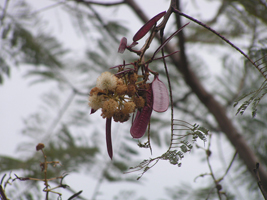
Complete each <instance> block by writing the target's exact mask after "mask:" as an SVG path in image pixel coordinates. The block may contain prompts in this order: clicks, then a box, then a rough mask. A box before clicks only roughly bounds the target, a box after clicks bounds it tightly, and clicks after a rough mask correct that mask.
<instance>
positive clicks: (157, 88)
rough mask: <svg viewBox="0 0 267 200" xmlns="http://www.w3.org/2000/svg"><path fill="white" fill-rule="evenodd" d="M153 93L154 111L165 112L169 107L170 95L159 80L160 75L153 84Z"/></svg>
mask: <svg viewBox="0 0 267 200" xmlns="http://www.w3.org/2000/svg"><path fill="white" fill-rule="evenodd" d="M152 91H153V110H155V111H156V112H165V111H166V110H167V109H168V107H169V94H168V89H167V87H166V86H165V84H164V83H163V82H162V81H161V80H159V77H158V75H156V76H155V77H154V80H153V82H152Z"/></svg>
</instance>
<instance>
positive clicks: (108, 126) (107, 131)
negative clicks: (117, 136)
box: [106, 118, 113, 159]
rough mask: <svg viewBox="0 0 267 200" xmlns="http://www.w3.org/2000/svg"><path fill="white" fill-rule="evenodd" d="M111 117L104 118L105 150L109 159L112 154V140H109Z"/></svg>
mask: <svg viewBox="0 0 267 200" xmlns="http://www.w3.org/2000/svg"><path fill="white" fill-rule="evenodd" d="M111 119H112V118H107V119H106V143H107V150H108V155H109V157H110V159H112V156H113V151H112V140H111Z"/></svg>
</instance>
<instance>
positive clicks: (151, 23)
mask: <svg viewBox="0 0 267 200" xmlns="http://www.w3.org/2000/svg"><path fill="white" fill-rule="evenodd" d="M165 14H166V11H164V12H161V13H159V14H157V15H156V16H155V17H153V18H151V19H150V20H149V21H148V22H147V23H145V24H144V25H143V26H142V27H141V28H140V29H139V30H138V31H137V33H136V34H135V35H134V37H133V41H134V42H136V41H138V40H140V39H141V38H142V37H144V36H145V35H146V34H147V33H148V31H149V30H150V29H151V28H152V27H153V26H154V25H155V24H156V23H157V21H159V20H160V18H162V17H163V16H164V15H165Z"/></svg>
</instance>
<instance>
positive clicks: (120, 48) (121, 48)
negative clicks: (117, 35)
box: [118, 37, 127, 53]
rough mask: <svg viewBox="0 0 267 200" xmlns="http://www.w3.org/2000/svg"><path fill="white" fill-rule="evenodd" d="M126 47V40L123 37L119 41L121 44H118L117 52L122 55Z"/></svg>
mask: <svg viewBox="0 0 267 200" xmlns="http://www.w3.org/2000/svg"><path fill="white" fill-rule="evenodd" d="M126 46H127V38H126V37H123V38H122V39H121V42H120V46H119V49H118V52H119V53H123V52H124V51H125V49H126Z"/></svg>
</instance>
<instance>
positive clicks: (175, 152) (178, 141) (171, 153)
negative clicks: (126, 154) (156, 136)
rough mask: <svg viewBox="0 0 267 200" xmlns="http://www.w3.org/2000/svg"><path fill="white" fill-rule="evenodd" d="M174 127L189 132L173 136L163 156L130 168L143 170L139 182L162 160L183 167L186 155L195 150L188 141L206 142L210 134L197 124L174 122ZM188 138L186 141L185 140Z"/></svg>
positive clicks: (131, 169) (133, 170)
mask: <svg viewBox="0 0 267 200" xmlns="http://www.w3.org/2000/svg"><path fill="white" fill-rule="evenodd" d="M174 125H175V126H178V127H181V128H174V129H173V130H174V131H177V130H179V131H184V130H187V132H186V134H181V135H180V134H176V133H174V134H172V138H171V143H170V146H169V149H168V150H167V151H166V152H165V153H164V154H162V155H161V156H158V157H155V158H149V159H146V160H143V161H142V162H141V163H139V164H138V165H137V166H135V167H130V169H129V171H128V172H127V173H130V172H135V171H140V170H142V173H141V175H140V176H139V177H138V178H137V180H139V179H140V178H141V177H142V176H143V175H144V174H145V173H146V172H147V171H148V170H149V169H151V168H152V167H153V166H155V165H156V164H157V163H158V161H160V160H168V161H169V162H170V164H172V165H177V166H178V167H181V165H182V163H181V160H182V159H183V158H184V154H185V153H187V152H190V151H191V149H192V148H193V145H192V144H191V143H190V142H189V141H188V140H187V139H188V138H189V137H190V136H191V141H192V142H195V141H196V140H197V138H199V139H201V140H202V141H204V142H205V141H206V136H207V135H208V134H209V130H207V129H206V128H204V127H201V126H199V125H197V124H194V125H190V124H189V123H187V122H185V121H181V120H174ZM184 138H186V140H184ZM139 146H141V147H144V146H145V147H146V144H140V143H139Z"/></svg>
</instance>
